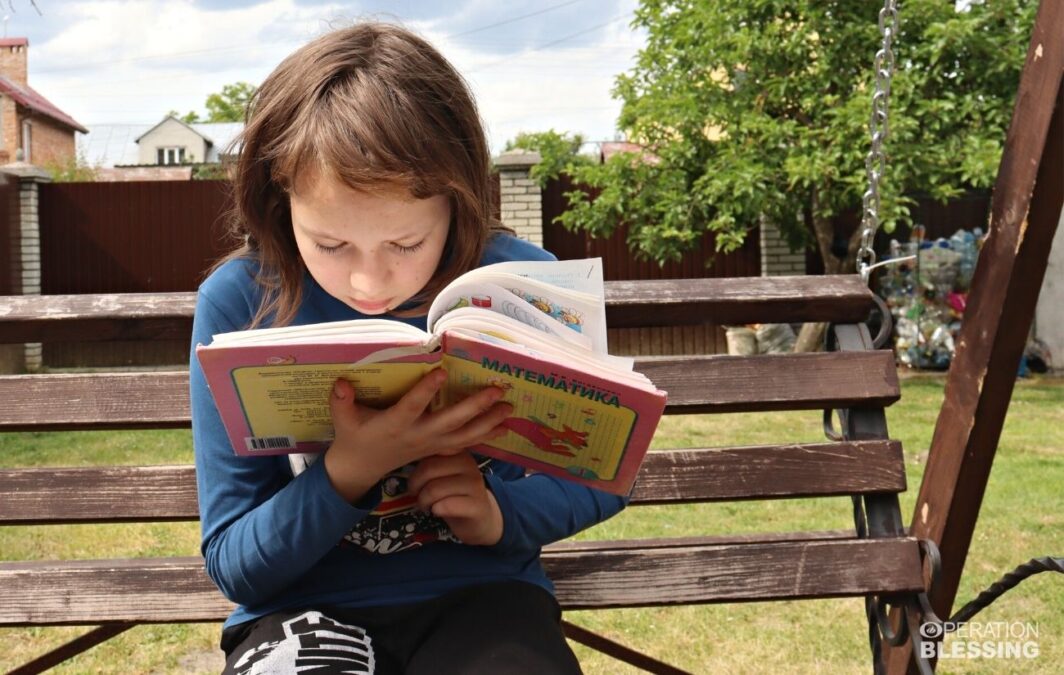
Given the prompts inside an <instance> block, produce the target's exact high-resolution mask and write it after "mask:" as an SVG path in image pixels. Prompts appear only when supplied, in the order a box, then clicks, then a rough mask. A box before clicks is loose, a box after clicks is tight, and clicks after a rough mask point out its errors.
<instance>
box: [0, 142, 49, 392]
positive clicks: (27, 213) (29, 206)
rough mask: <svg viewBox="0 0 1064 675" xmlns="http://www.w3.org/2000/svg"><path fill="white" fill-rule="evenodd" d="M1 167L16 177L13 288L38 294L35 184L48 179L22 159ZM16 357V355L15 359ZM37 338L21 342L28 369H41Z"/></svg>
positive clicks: (38, 236) (38, 235)
mask: <svg viewBox="0 0 1064 675" xmlns="http://www.w3.org/2000/svg"><path fill="white" fill-rule="evenodd" d="M0 171H3V172H4V173H6V174H8V175H9V176H12V177H13V178H15V179H17V180H18V200H19V209H18V211H19V218H18V222H16V223H11V230H12V232H11V234H12V235H13V236H12V242H11V258H12V260H11V270H12V273H13V276H14V279H13V280H12V281H13V284H12V285H13V287H14V288H13V289H12V292H14V293H16V294H19V295H40V294H41V221H40V217H39V215H38V211H39V207H40V198H39V191H38V186H39V185H40V184H41V183H50V182H51V181H52V178H51V176H49V175H48V172H47V171H45V170H44V169H42V168H40V167H37V166H34V165H32V164H27V163H26V162H23V161H21V160H19V161H15V162H12V163H10V164H5V165H3V166H0ZM16 360H17V359H16ZM41 364H42V355H41V344H40V343H39V342H34V343H29V344H25V345H22V354H21V366H22V369H23V370H25V371H27V372H31V373H32V372H35V371H37V370H40V369H41Z"/></svg>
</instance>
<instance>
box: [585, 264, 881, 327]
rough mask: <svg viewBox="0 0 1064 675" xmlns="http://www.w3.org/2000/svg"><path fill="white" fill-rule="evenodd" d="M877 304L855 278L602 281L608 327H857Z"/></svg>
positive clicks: (837, 276) (865, 287)
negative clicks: (817, 324) (823, 323)
mask: <svg viewBox="0 0 1064 675" xmlns="http://www.w3.org/2000/svg"><path fill="white" fill-rule="evenodd" d="M874 306H875V300H874V297H873V295H872V293H871V291H869V290H868V287H867V286H866V285H865V284H863V283H861V280H860V279H859V278H858V277H857V276H856V275H836V276H792V277H733V278H726V279H670V280H660V281H611V282H607V283H606V320H607V323H608V324H609V326H610V328H626V327H634V326H682V325H690V324H702V323H714V324H718V325H735V324H745V323H799V322H804V321H832V322H835V323H860V322H863V321H865V320H867V319H868V314H869V312H871V311H872V309H873V307H874Z"/></svg>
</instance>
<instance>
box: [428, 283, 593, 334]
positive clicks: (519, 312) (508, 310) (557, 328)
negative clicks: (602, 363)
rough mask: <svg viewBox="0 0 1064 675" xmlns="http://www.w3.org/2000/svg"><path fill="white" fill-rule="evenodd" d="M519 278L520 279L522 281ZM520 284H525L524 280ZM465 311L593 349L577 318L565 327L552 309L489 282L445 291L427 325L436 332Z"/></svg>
mask: <svg viewBox="0 0 1064 675" xmlns="http://www.w3.org/2000/svg"><path fill="white" fill-rule="evenodd" d="M516 278H517V279H520V277H516ZM521 281H524V280H523V279H521ZM465 308H473V309H474V311H477V310H485V311H490V312H495V313H497V314H502V315H504V316H508V317H510V318H512V319H516V320H517V321H520V322H521V323H523V324H525V325H528V326H531V327H532V328H535V329H536V330H538V331H542V332H544V333H546V334H548V335H553V336H554V337H556V338H558V339H560V340H565V341H566V342H571V343H573V344H576V345H579V346H581V347H583V348H584V349H591V348H592V344H591V340H590V338H588V337H587V336H586V335H584V334H583V333H582V332H581V331H580V330H578V329H579V328H580V326H579V324H576V325H575V326H574V322H577V321H579V318H578V317H576V316H575V315H573V319H572V321H571V322H570V323H568V324H566V323H562V322H561V321H558V320H557V319H555V318H554V315H553V313H551V312H550V311H548V310H549V307H545V305H544V304H543V303H540V304H537V305H533V304H531V302H529V301H527V300H525V299H523V298H522V297H520V296H519V295H517V294H516V293H515V292H514V291H512V290H509V289H506V288H503V287H502V286H499V285H497V284H493V283H488V282H478V283H477V284H475V285H474V284H459V285H458V286H454V285H452V286H448V287H447V288H445V289H443V291H441V292H440V294H439V295H438V296H436V300H435V301H433V303H432V307H431V308H430V309H429V316H428V325H429V326H432V327H433V328H435V327H436V326H438V325H439V321H440V318H441V317H444V316H446V315H447V314H448V313H450V312H454V311H457V310H459V309H465ZM469 317H470V320H473V319H474V318H475V315H474V314H469Z"/></svg>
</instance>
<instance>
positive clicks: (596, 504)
mask: <svg viewBox="0 0 1064 675" xmlns="http://www.w3.org/2000/svg"><path fill="white" fill-rule="evenodd" d="M487 480H488V486H489V488H490V489H491V491H492V493H493V494H494V495H495V501H496V502H498V504H499V510H500V511H501V512H502V520H503V532H502V539H500V540H499V542H498V543H497V544H495V548H496V549H497V550H499V551H500V552H503V553H518V552H526V551H535V550H538V549H539V548H541V547H543V546H546V545H547V544H550V543H552V542H555V541H559V540H561V539H565V538H566V537H569V536H571V535H574V534H576V533H577V532H579V531H581V530H584V529H587V528H589V527H591V526H592V525H595V524H596V523H600V522H602V521H603V520H606V519H607V518H610V517H611V516H613V515H615V514H617V513H618V512H620V511H621V510H622V509H624V507H625V506H626V505H627V504H628V498H627V497H621V496H618V495H614V494H610V493H608V492H602V491H601V490H594V489H592V488H589V487H585V486H583V485H580V484H579V483H574V482H572V481H568V480H564V479H561V478H555V477H554V476H548V475H546V474H532V475H530V476H524V477H521V478H518V479H516V480H512V481H506V480H504V479H502V478H499V477H498V476H496V475H488V476H487Z"/></svg>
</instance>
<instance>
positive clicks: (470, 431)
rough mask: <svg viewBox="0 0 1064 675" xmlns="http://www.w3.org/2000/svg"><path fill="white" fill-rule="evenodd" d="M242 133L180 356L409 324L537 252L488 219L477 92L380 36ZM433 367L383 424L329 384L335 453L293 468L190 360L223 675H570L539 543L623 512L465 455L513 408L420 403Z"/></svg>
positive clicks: (279, 95) (323, 66) (572, 489)
mask: <svg viewBox="0 0 1064 675" xmlns="http://www.w3.org/2000/svg"><path fill="white" fill-rule="evenodd" d="M241 142H242V147H241V150H240V159H239V164H238V167H237V174H236V176H235V179H234V183H235V191H236V203H237V213H238V218H237V219H236V223H237V224H236V232H237V234H238V235H239V236H240V237H241V238H242V240H243V242H244V244H243V246H241V248H240V249H239V250H237V251H236V252H234V253H233V254H232V255H230V256H229V257H228V258H227V260H226V261H224V262H223V263H222V264H221V265H219V266H218V267H217V268H216V269H215V270H214V272H213V273H212V274H211V275H210V277H209V278H208V279H207V280H206V281H205V282H204V283H203V285H202V286H201V287H200V290H199V297H198V301H197V306H196V317H195V325H194V329H193V338H192V340H193V344H196V343H209V342H210V340H211V336H212V335H214V334H215V333H221V332H226V331H233V330H239V329H244V328H248V327H252V326H269V325H275V326H279V325H285V324H293V325H294V324H306V323H315V322H322V321H335V320H344V319H357V318H362V317H367V316H389V317H391V318H395V319H398V320H402V321H406V322H408V323H411V324H413V325H416V326H419V327H421V328H424V323H425V318H424V314H425V311H426V308H427V306H428V303H429V302H431V300H432V298H433V297H434V295H435V294H436V293H437V292H438V291H439V290H440V289H441V288H442V287H443V286H444V285H445V284H446V283H448V282H449V281H451V280H452V279H454V278H455V277H456V276H458V275H459V274H461V273H463V272H465V271H467V270H469V269H472V268H474V267H477V266H480V265H486V264H489V263H494V262H500V261H505V260H544V259H551V256H550V254H549V253H546V252H545V251H543V250H542V249H539V248H537V247H535V246H532V245H531V244H528V243H526V242H523V241H521V240H518V239H516V238H514V237H513V236H511V235H510V234H507V233H506V232H504V231H501V228H500V226H499V225H498V224H497V223H494V222H493V221H492V219H491V216H490V214H491V202H490V194H489V181H490V159H489V155H488V150H487V146H486V143H485V138H484V132H483V130H482V128H481V126H480V121H479V119H478V116H477V111H476V108H475V106H474V103H473V101H472V99H471V97H470V94H469V92H468V89H467V87H466V86H465V83H464V81H463V80H462V78H461V77H460V76H459V75H458V74H457V73H456V72H455V71H454V69H453V68H452V66H451V65H450V64H449V63H448V62H447V61H446V60H445V59H444V58H443V57H442V56H440V54H439V53H438V52H436V50H435V49H433V48H432V47H431V46H430V45H429V44H427V43H426V42H425V41H423V40H422V39H420V38H418V37H416V36H414V35H412V34H410V33H408V32H406V31H404V30H402V29H400V28H397V27H395V26H390V25H384V24H373V23H365V24H360V25H356V26H353V27H350V28H347V29H343V30H338V31H335V32H332V33H329V34H327V35H325V36H323V37H321V38H319V39H317V40H315V41H313V42H311V43H310V44H308V45H306V46H305V47H303V48H302V49H300V50H298V51H297V52H295V53H294V54H292V55H291V56H289V57H288V58H287V59H286V60H285V61H284V62H283V63H281V65H280V66H278V67H277V69H276V70H275V71H274V72H273V73H272V74H271V75H270V76H269V77H268V78H267V79H266V81H265V82H264V83H263V85H262V87H261V88H260V89H259V91H258V93H257V94H256V96H255V99H254V101H253V103H252V105H251V109H250V112H249V115H248V122H247V126H246V128H245V130H244V133H243V136H242V139H241ZM442 375H443V373H442V372H439V371H434V372H433V373H430V374H429V375H427V376H426V377H425V378H424V379H423V380H421V381H420V382H419V383H418V384H417V385H416V386H415V387H414V388H413V389H411V390H410V391H409V392H408V393H407V394H406V395H405V396H404V397H403V398H402V399H401V400H400V401H399V402H398V403H396V404H395V405H393V406H392V407H390V408H388V409H386V410H372V409H369V408H366V407H363V406H361V405H359V403H358V401H356V400H355V397H354V391H353V388H352V387H351V385H350V384H349V383H347V382H346V381H343V380H340V381H337V383H336V384H335V386H334V389H333V392H332V394H331V397H330V400H329V406H330V411H331V413H332V418H333V424H334V427H335V440H334V442H333V443H332V445H331V447H330V448H329V449H328V450H327V451H326V452H325V453H324V454H323V455H321V456H320V459H318V461H309V462H306V461H299V459H298V458H297V457H294V456H293V457H288V456H270V457H257V458H244V457H238V456H237V455H235V454H234V453H233V450H232V448H231V447H230V445H229V442H228V440H227V437H226V434H225V432H224V430H223V427H222V423H221V421H220V419H219V416H218V412H217V410H216V409H215V407H214V402H213V400H212V398H211V395H210V392H209V391H208V389H207V386H206V384H205V381H204V378H203V374H202V371H201V370H200V368H199V365H198V363H197V362H196V359H195V358H193V359H192V362H191V386H192V390H191V395H192V428H193V438H194V443H195V452H196V472H197V478H198V486H199V503H200V517H201V519H202V528H203V543H202V552H203V555H204V557H205V559H206V566H207V572H208V573H209V574H210V576H211V578H212V579H213V580H214V581H215V583H217V584H218V587H219V588H220V589H221V590H222V592H223V593H224V594H225V595H226V597H228V598H229V599H231V600H232V601H233V602H235V603H236V604H237V605H238V607H237V609H236V610H235V611H234V612H233V614H232V616H230V617H229V619H228V620H227V621H226V623H225V628H224V630H223V632H222V648H223V649H224V650H225V653H226V656H227V660H226V672H229V673H273V672H279V673H283V672H296V671H302V670H304V669H306V670H308V671H314V672H359V673H361V672H377V673H391V672H409V673H422V672H423V673H476V672H483V673H501V672H528V673H547V672H550V673H553V672H559V673H560V672H579V665H578V664H577V662H576V659H575V658H574V656H573V654H572V651H571V650H570V649H569V647H568V645H567V643H566V641H565V639H564V637H563V635H562V632H561V630H560V627H559V616H560V615H559V610H558V605H557V603H556V602H555V600H554V598H553V595H552V594H551V591H552V586H551V583H550V581H549V580H548V579H547V577H546V576H545V575H544V572H543V570H542V568H541V566H540V561H539V554H540V547H542V546H543V545H544V544H547V543H550V542H552V541H556V540H558V539H562V538H564V537H567V536H569V535H571V534H573V533H574V532H577V531H578V530H581V529H583V528H586V527H588V526H590V525H593V524H595V523H597V522H599V521H601V520H604V519H605V518H608V517H610V516H612V515H613V514H615V513H616V512H618V511H619V510H620V509H621V508H623V506H624V500H623V499H621V498H618V497H615V496H612V495H608V494H605V493H601V492H597V491H594V490H590V489H588V488H584V487H581V486H578V485H576V484H575V483H571V482H568V481H563V480H557V479H555V478H551V477H549V476H544V475H531V476H525V475H524V472H523V471H522V470H521V469H520V468H518V467H516V466H514V465H511V464H506V463H502V462H498V461H487V462H484V461H482V460H479V459H478V458H476V457H475V456H473V455H471V454H470V453H469V452H468V451H467V450H465V448H466V447H469V446H472V445H476V444H477V443H481V442H485V441H489V440H491V439H492V438H495V437H496V436H497V435H501V434H502V433H504V430H503V429H502V428H501V426H500V424H501V422H502V421H503V420H505V419H506V417H507V415H508V414H509V413H510V412H511V408H510V406H509V405H508V404H506V403H502V402H500V401H499V399H500V398H501V395H502V392H501V391H499V390H497V389H495V388H488V389H485V390H483V391H481V392H479V393H477V394H475V395H473V396H471V397H469V398H467V399H466V400H464V401H462V402H461V403H458V404H455V405H452V406H450V407H448V408H445V409H442V410H438V411H435V412H428V411H427V410H426V406H427V405H428V403H429V402H430V401H431V400H432V398H433V395H434V393H435V392H436V390H437V388H438V387H439V386H440V384H441V379H442V378H441V376H442ZM323 403H324V402H323Z"/></svg>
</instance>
